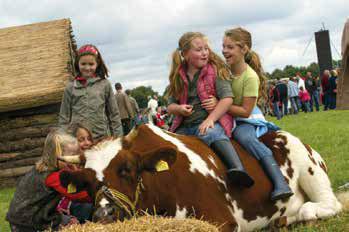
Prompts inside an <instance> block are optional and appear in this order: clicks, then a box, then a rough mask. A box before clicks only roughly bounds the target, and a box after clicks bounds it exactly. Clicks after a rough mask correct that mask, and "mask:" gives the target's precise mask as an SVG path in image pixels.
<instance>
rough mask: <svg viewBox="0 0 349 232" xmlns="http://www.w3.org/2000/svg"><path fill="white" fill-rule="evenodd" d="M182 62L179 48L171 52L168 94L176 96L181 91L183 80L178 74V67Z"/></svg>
mask: <svg viewBox="0 0 349 232" xmlns="http://www.w3.org/2000/svg"><path fill="white" fill-rule="evenodd" d="M181 63H182V57H181V54H180V51H179V49H176V50H175V51H174V52H173V53H172V64H171V71H170V75H169V81H170V85H169V88H168V95H169V96H173V97H175V98H178V97H179V96H180V94H181V92H182V91H183V81H182V79H181V78H180V76H179V68H180V66H181Z"/></svg>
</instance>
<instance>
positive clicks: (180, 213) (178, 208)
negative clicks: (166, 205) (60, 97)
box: [175, 205, 187, 219]
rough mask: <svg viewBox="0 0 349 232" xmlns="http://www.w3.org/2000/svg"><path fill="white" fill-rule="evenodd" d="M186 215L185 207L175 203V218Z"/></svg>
mask: <svg viewBox="0 0 349 232" xmlns="http://www.w3.org/2000/svg"><path fill="white" fill-rule="evenodd" d="M186 217H187V209H186V208H185V207H183V209H181V208H180V207H179V205H176V215H175V218H177V219H185V218H186Z"/></svg>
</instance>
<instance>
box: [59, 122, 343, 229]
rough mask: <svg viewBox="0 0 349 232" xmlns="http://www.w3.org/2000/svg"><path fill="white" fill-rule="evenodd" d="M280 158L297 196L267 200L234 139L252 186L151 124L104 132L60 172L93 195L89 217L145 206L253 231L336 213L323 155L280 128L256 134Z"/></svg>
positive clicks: (253, 164)
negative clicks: (116, 133) (73, 167)
mask: <svg viewBox="0 0 349 232" xmlns="http://www.w3.org/2000/svg"><path fill="white" fill-rule="evenodd" d="M261 140H262V142H264V143H265V144H266V146H268V147H269V148H270V149H271V150H272V151H273V154H274V157H275V159H276V161H277V162H278V164H279V165H280V168H281V171H282V173H283V175H284V177H285V179H286V181H287V182H288V184H289V186H290V187H291V189H292V191H293V192H294V195H293V196H292V197H290V198H289V199H287V200H278V201H276V202H273V201H271V200H270V193H271V191H272V187H273V186H272V183H271V181H270V180H269V178H268V177H267V176H266V174H265V173H264V171H263V169H262V167H261V166H260V164H259V163H258V161H257V160H256V159H255V158H254V157H253V156H251V155H249V154H248V153H247V152H246V151H245V150H244V149H243V148H242V147H241V146H240V145H239V144H237V143H236V142H234V141H232V143H233V145H234V147H235V149H236V150H237V152H238V154H239V156H240V158H241V160H242V163H243V164H244V166H245V168H246V170H247V172H248V173H249V174H250V175H251V176H252V178H253V179H254V180H255V184H254V185H253V186H252V187H251V188H241V187H238V186H234V185H233V184H232V183H229V180H228V178H227V176H226V168H225V166H224V164H223V163H222V161H221V160H220V159H219V158H218V156H217V155H215V153H214V152H213V151H212V150H211V149H210V148H209V147H208V146H207V145H205V144H204V143H203V142H202V141H200V140H199V139H197V138H196V137H192V136H184V135H178V134H174V133H171V132H168V131H164V130H162V129H160V128H158V127H156V126H154V125H152V124H147V125H141V126H138V127H137V128H134V129H133V130H132V131H131V132H130V133H129V134H128V135H127V136H125V137H120V138H114V139H111V138H110V139H106V140H103V141H101V142H99V143H98V144H97V145H95V146H94V147H93V148H92V149H90V150H88V151H85V153H84V155H80V156H79V157H70V159H69V160H68V159H67V158H65V160H66V161H67V162H68V161H69V162H74V160H75V162H76V161H78V162H81V161H83V162H84V163H85V168H84V169H82V170H79V171H75V172H63V173H62V174H61V181H62V183H63V184H64V185H66V186H67V185H69V184H74V185H75V186H76V187H77V188H78V189H87V190H88V192H89V194H90V196H91V197H92V198H93V199H95V212H94V215H93V220H94V221H100V220H102V221H104V222H108V221H113V220H117V219H120V220H123V219H124V218H127V217H131V216H133V215H136V214H137V213H140V212H144V211H147V212H148V213H156V214H158V215H166V216H172V217H175V218H186V217H196V218H200V219H203V220H206V221H209V222H211V223H214V224H216V225H220V226H221V229H222V231H234V230H235V231H252V230H255V229H261V228H264V227H267V226H268V225H270V224H275V223H276V224H277V225H278V226H286V225H289V224H291V223H294V222H299V221H309V220H316V219H322V218H328V217H331V216H334V215H336V214H338V213H339V212H341V210H342V205H341V203H340V202H339V201H338V200H337V198H336V196H335V195H334V193H333V191H332V188H331V183H330V181H329V178H328V175H327V167H326V165H325V162H324V160H323V159H322V158H321V156H320V155H319V154H318V153H317V152H316V151H315V150H313V149H312V148H311V147H310V146H309V145H306V144H303V143H302V142H301V141H300V140H299V139H298V138H296V137H295V136H293V135H291V134H290V133H288V132H285V131H277V132H269V133H267V134H265V135H264V136H262V137H261Z"/></svg>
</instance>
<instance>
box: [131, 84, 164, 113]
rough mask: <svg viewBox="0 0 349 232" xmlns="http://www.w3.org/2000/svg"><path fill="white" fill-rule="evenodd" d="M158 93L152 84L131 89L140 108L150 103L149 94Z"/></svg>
mask: <svg viewBox="0 0 349 232" xmlns="http://www.w3.org/2000/svg"><path fill="white" fill-rule="evenodd" d="M154 94H156V95H158V96H159V94H158V93H157V92H155V91H154V90H153V89H152V87H151V86H138V87H136V88H134V89H132V90H131V95H132V96H133V97H134V98H135V99H136V101H137V103H138V105H139V108H142V109H144V108H146V107H147V105H148V96H153V95H154Z"/></svg>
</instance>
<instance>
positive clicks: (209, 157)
mask: <svg viewBox="0 0 349 232" xmlns="http://www.w3.org/2000/svg"><path fill="white" fill-rule="evenodd" d="M208 159H209V160H210V161H211V163H212V164H213V165H214V166H215V167H216V168H218V167H217V164H216V162H215V161H214V159H213V157H212V155H209V156H208Z"/></svg>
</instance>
